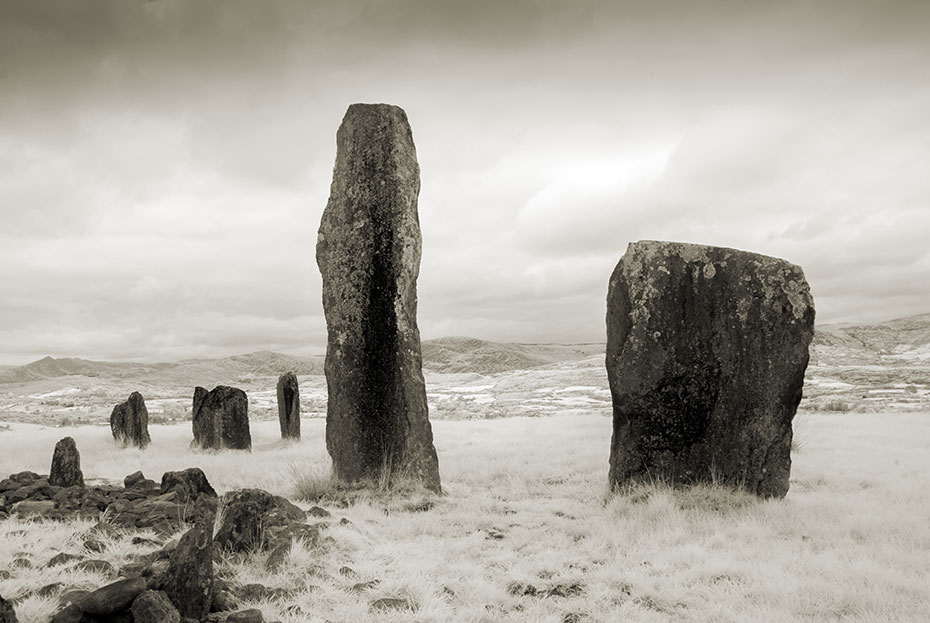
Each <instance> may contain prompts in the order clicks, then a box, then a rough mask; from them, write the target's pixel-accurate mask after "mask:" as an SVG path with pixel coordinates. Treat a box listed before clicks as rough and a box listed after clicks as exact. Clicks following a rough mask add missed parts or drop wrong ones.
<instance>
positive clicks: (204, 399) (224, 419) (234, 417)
mask: <svg viewBox="0 0 930 623" xmlns="http://www.w3.org/2000/svg"><path fill="white" fill-rule="evenodd" d="M204 392H205V390H204V389H203V388H202V387H198V388H197V389H195V390H194V413H193V419H192V425H193V430H194V444H195V445H197V446H200V447H201V448H213V449H220V448H232V449H235V450H251V449H252V435H251V433H250V432H249V399H248V397H247V396H246V395H245V392H244V391H242V390H241V389H237V388H235V387H228V386H226V385H219V386H217V387H215V388H214V389H213V391H210V392H207V393H204Z"/></svg>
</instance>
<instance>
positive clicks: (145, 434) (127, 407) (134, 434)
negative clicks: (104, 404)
mask: <svg viewBox="0 0 930 623" xmlns="http://www.w3.org/2000/svg"><path fill="white" fill-rule="evenodd" d="M110 431H111V432H112V433H113V439H115V440H116V441H117V442H119V443H122V444H124V445H130V446H135V447H137V448H145V447H146V446H147V445H149V443H150V442H151V441H152V438H151V437H150V436H149V412H148V409H146V408H145V399H144V398H143V397H142V394H140V393H139V392H132V393H131V394H129V398H128V399H127V400H126V402H121V403H119V404H118V405H116V406H115V407H113V412H112V413H110Z"/></svg>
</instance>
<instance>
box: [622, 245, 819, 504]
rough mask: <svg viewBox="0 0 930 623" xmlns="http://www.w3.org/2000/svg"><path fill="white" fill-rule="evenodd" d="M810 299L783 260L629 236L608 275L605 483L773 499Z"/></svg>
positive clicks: (810, 319) (803, 364) (804, 353)
mask: <svg viewBox="0 0 930 623" xmlns="http://www.w3.org/2000/svg"><path fill="white" fill-rule="evenodd" d="M813 332H814V304H813V299H812V298H811V294H810V288H809V287H808V285H807V281H806V280H805V278H804V272H803V271H802V270H801V269H800V268H799V267H798V266H795V265H793V264H790V263H788V262H786V261H785V260H781V259H777V258H773V257H767V256H764V255H758V254H756V253H749V252H746V251H737V250H734V249H726V248H721V247H709V246H702V245H695V244H682V243H674V242H657V241H641V242H634V243H631V244H630V246H629V248H628V249H627V252H626V254H624V256H623V257H622V258H621V260H620V262H619V264H617V267H616V269H615V270H614V272H613V275H612V276H611V278H610V287H609V291H608V295H607V362H606V363H607V375H608V380H609V383H610V392H611V397H612V400H613V439H612V441H611V453H610V483H611V485H612V486H614V487H616V486H619V485H622V484H624V483H626V482H629V481H630V480H633V479H638V478H656V477H660V478H667V479H669V480H670V481H672V482H676V483H691V482H698V481H704V482H710V481H714V480H718V481H722V482H726V483H729V484H731V485H735V486H738V487H741V488H743V489H745V490H747V491H750V492H753V493H756V494H758V495H760V496H765V497H783V496H784V495H785V493H786V492H787V491H788V476H789V472H790V469H791V456H790V447H791V420H792V418H793V417H794V414H795V411H796V410H797V407H798V403H799V402H800V400H801V389H802V386H803V384H804V371H805V369H806V368H807V362H808V346H809V344H810V342H811V338H812V337H813Z"/></svg>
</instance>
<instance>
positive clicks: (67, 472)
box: [48, 437, 84, 487]
mask: <svg viewBox="0 0 930 623" xmlns="http://www.w3.org/2000/svg"><path fill="white" fill-rule="evenodd" d="M48 484H50V485H52V486H55V487H75V486H76V487H83V486H84V474H83V473H82V472H81V453H80V452H78V449H77V444H76V443H74V439H72V438H71V437H65V438H64V439H62V440H61V441H59V442H58V443H57V444H55V451H54V453H53V454H52V467H51V471H50V472H49V475H48Z"/></svg>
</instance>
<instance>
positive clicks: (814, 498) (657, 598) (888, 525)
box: [0, 414, 930, 623]
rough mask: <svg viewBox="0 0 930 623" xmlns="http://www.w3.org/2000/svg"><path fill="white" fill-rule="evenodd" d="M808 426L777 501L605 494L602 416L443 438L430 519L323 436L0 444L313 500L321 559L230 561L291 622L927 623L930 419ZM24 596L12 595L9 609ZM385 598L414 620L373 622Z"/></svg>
mask: <svg viewBox="0 0 930 623" xmlns="http://www.w3.org/2000/svg"><path fill="white" fill-rule="evenodd" d="M803 422H804V424H803V436H802V437H801V438H800V441H801V443H800V444H799V447H798V450H797V451H796V452H795V453H794V455H793V458H794V466H793V470H792V484H791V490H790V491H789V493H788V496H787V498H785V499H784V500H758V499H756V498H754V497H751V496H747V495H743V494H740V493H737V492H733V491H730V490H728V489H723V488H719V487H714V486H705V487H698V488H692V489H684V490H674V489H670V488H668V487H664V486H662V485H652V486H638V487H634V488H633V489H632V490H631V491H629V492H627V493H625V494H623V495H608V492H607V490H606V474H607V458H608V445H609V438H610V420H609V419H608V418H604V417H600V416H590V417H585V416H573V417H554V418H544V419H539V418H514V419H504V420H493V421H441V422H435V423H434V424H433V428H434V434H435V438H436V445H437V450H438V452H439V457H440V469H441V472H442V476H443V488H444V495H443V496H441V497H440V498H438V499H433V500H431V501H432V502H433V504H432V505H429V504H427V505H423V504H407V503H406V502H408V501H410V500H409V499H402V500H397V499H396V498H393V497H388V498H385V497H383V496H381V495H379V494H370V495H356V496H346V495H343V496H340V494H339V493H338V487H337V486H336V485H334V484H333V483H331V481H330V480H329V477H328V476H329V473H328V460H327V457H326V453H325V447H324V444H323V423H322V422H319V421H313V420H310V421H305V422H304V423H303V433H304V439H303V440H302V441H300V442H299V443H292V444H284V443H281V442H280V441H279V440H277V439H276V437H277V436H278V433H277V431H276V428H277V424H276V423H275V422H266V423H258V424H256V425H255V426H253V440H254V444H255V446H254V451H253V453H251V454H247V453H240V452H227V453H218V454H216V453H215V454H208V453H198V452H194V451H191V450H189V449H188V448H187V442H188V440H189V439H190V430H189V428H187V427H184V426H174V427H171V426H166V427H153V428H152V438H153V443H152V445H151V446H150V447H149V449H148V450H146V451H144V452H140V451H136V450H127V449H121V448H118V447H116V446H115V445H113V444H112V443H111V442H109V441H108V439H107V438H108V437H109V431H108V430H107V429H106V428H78V429H73V430H69V431H62V430H60V429H46V430H41V429H38V428H28V427H23V426H22V425H13V427H12V429H11V430H10V431H4V432H0V448H3V451H4V452H3V455H2V459H0V472H12V471H19V470H21V469H32V470H33V471H40V472H47V471H48V466H47V463H48V461H49V460H50V457H51V450H52V447H53V446H54V442H55V441H56V440H57V439H58V438H60V437H61V436H63V435H64V434H66V433H67V434H70V435H71V436H73V437H74V438H75V439H76V440H77V443H78V447H79V449H80V450H81V452H82V462H83V466H84V472H85V475H86V476H88V477H102V478H112V479H119V478H122V476H124V475H125V474H127V473H129V472H131V471H134V470H135V469H140V468H141V469H143V471H145V473H146V475H148V476H149V477H157V476H159V475H160V473H161V472H162V471H164V470H166V469H180V468H183V467H187V466H190V465H199V466H201V467H202V468H203V469H204V471H205V472H206V473H207V476H208V478H210V480H211V482H212V483H213V484H214V486H216V487H217V488H218V489H220V490H225V489H230V488H236V487H245V486H258V487H262V488H266V489H268V490H270V491H273V492H275V493H282V494H287V495H294V494H295V493H296V492H297V490H298V489H301V491H302V493H303V494H304V495H305V496H307V494H308V492H309V493H312V494H313V495H309V496H307V497H313V496H314V495H315V496H316V498H315V499H320V500H322V503H323V505H325V506H327V507H328V508H329V510H331V511H332V513H333V515H334V518H333V520H332V521H331V527H330V528H329V529H328V530H327V531H326V533H325V534H326V536H327V537H329V538H328V539H327V541H326V544H325V545H324V546H323V547H318V548H313V547H309V546H306V545H305V544H298V545H296V546H295V547H294V549H292V551H291V555H290V559H289V560H288V561H287V563H286V564H285V565H284V566H283V567H282V568H281V569H280V570H278V571H277V572H274V573H269V572H266V571H264V569H263V567H262V564H263V562H264V560H263V558H262V556H263V555H257V556H255V557H253V558H251V559H246V560H241V561H240V560H236V561H230V563H229V564H230V565H231V567H230V568H231V569H232V573H233V575H234V577H235V578H236V579H237V580H239V581H241V582H243V583H245V582H251V581H254V582H261V583H263V584H265V585H267V586H270V587H278V588H286V589H292V590H295V591H296V592H295V593H294V594H293V595H292V596H291V597H289V598H287V599H286V600H267V599H266V600H263V601H258V602H254V603H252V604H250V605H254V606H256V607H259V608H261V609H262V610H263V611H264V612H265V615H266V619H268V620H275V619H278V620H281V621H282V622H284V623H297V622H298V621H299V622H304V621H369V620H371V621H410V620H413V621H437V622H438V621H475V622H478V621H487V622H490V621H501V622H508V621H543V622H550V621H551V622H559V621H605V622H606V621H627V620H629V621H695V622H698V621H701V622H703V621H720V622H723V621H734V622H736V621H740V622H741V621H786V622H787V621H818V622H819V621H847V622H848V621H862V622H878V621H915V622H916V621H926V620H928V616H927V615H928V612H930V594H928V590H927V587H928V586H930V522H928V521H927V517H930V487H928V484H930V475H928V470H927V467H928V448H930V417H928V416H927V415H918V414H908V415H893V414H887V415H861V414H847V415H842V416H840V415H836V416H828V415H820V414H816V415H806V416H805V417H804V419H803ZM414 501H415V500H414ZM343 504H348V506H345V507H343V506H342V505H343ZM303 505H304V506H305V507H306V506H307V505H308V504H307V503H304V504H303ZM422 509H429V510H422ZM342 518H346V519H347V520H348V523H345V524H343V523H340V522H339V520H340V519H342ZM14 522H15V520H12V519H11V520H6V521H4V522H0V542H2V543H4V545H0V568H4V567H6V566H7V565H9V563H10V561H11V560H12V557H13V556H14V555H15V551H14V550H15V549H16V546H8V545H5V543H7V541H8V539H3V538H2V537H3V535H4V534H9V531H10V530H11V529H12V528H13V527H15V529H16V530H22V529H24V528H23V527H22V525H21V524H20V523H14ZM80 528H81V526H76V527H75V528H74V529H73V530H72V531H71V534H73V533H74V532H75V531H79V530H80ZM36 530H38V529H36ZM33 533H35V531H34V530H33V531H32V532H30V534H33ZM45 533H46V534H47V535H48V536H47V538H46V540H44V541H37V542H36V544H35V546H34V547H35V548H36V549H37V550H41V552H44V553H41V554H40V552H39V551H36V552H33V553H34V555H35V556H36V557H37V558H41V557H42V556H45V555H47V554H48V553H49V552H51V551H52V550H53V549H56V548H58V549H63V550H67V549H68V548H69V547H73V536H68V535H69V528H68V527H67V526H65V527H62V528H61V530H60V531H58V529H57V528H56V530H55V531H52V530H46V532H45ZM53 534H54V535H58V536H56V537H54V538H52V535H53ZM69 539H72V540H71V541H69ZM345 567H348V568H350V569H351V571H352V573H351V574H349V573H345V572H343V571H340V570H341V569H343V568H345ZM50 578H52V574H51V573H49V574H48V575H47V576H43V577H42V578H32V581H35V582H42V581H45V580H48V579H50ZM374 580H377V581H378V582H377V583H372V584H369V585H367V586H365V583H367V582H369V581H374ZM15 581H19V580H18V579H17V577H13V578H11V579H7V580H0V594H4V595H5V596H6V594H7V592H9V591H10V590H11V589H12V590H18V589H16V588H15V586H13V585H12V584H11V582H15ZM359 584H362V585H363V586H362V587H361V588H359V587H358V586H357V585H359ZM353 587H355V588H354V589H353ZM379 597H400V598H404V599H407V600H408V601H409V602H410V603H411V604H414V605H415V608H416V609H415V611H403V612H401V611H395V612H380V611H376V610H372V608H371V602H372V601H373V600H374V599H377V598H379ZM29 600H32V601H29ZM24 603H25V605H26V606H27V607H26V608H25V610H21V616H20V619H21V620H22V621H24V622H25V623H29V622H30V621H41V620H43V619H42V618H41V616H43V613H44V614H47V612H48V606H47V605H43V603H44V602H41V600H39V599H38V598H33V597H30V598H28V599H27V600H26V602H24Z"/></svg>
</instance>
